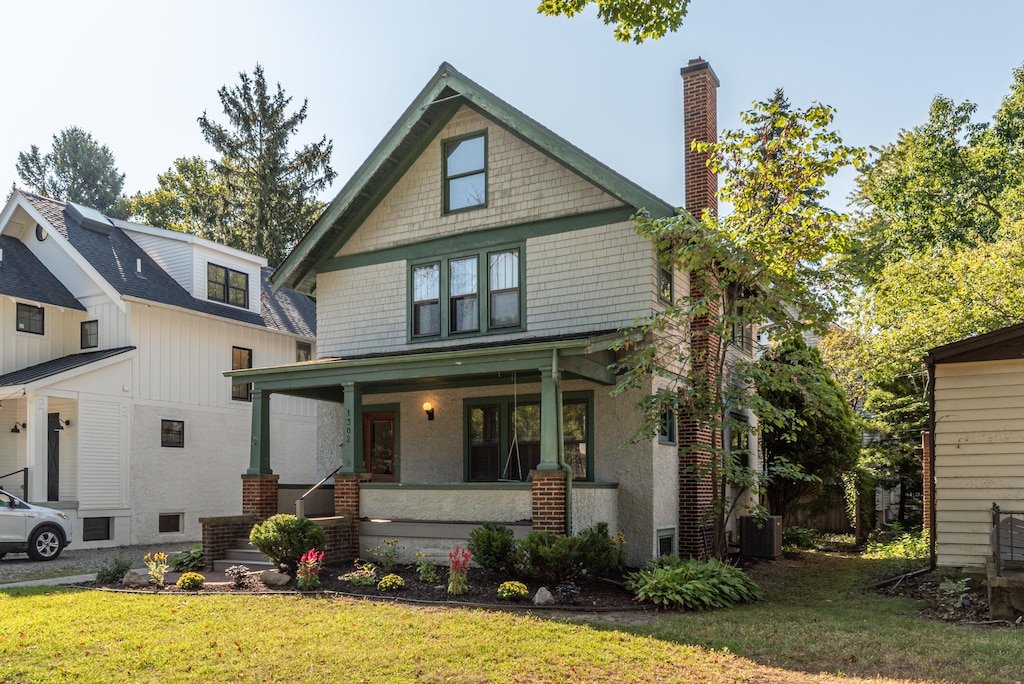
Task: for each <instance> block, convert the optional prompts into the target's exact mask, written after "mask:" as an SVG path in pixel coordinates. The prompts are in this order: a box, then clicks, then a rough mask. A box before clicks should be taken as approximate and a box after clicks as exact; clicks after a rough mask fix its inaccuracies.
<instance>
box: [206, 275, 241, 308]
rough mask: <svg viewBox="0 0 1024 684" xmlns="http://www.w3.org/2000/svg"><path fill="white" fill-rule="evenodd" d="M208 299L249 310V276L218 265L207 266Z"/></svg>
mask: <svg viewBox="0 0 1024 684" xmlns="http://www.w3.org/2000/svg"><path fill="white" fill-rule="evenodd" d="M206 298H207V299H211V300H213V301H215V302H224V303H225V304H231V305H232V306H240V307H242V308H243V309H248V308H249V274H247V273H242V272H241V271H234V270H232V269H230V268H228V267H226V266H218V265H217V264H207V265H206Z"/></svg>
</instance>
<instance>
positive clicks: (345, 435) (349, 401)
mask: <svg viewBox="0 0 1024 684" xmlns="http://www.w3.org/2000/svg"><path fill="white" fill-rule="evenodd" d="M341 387H342V389H343V390H344V391H345V403H344V405H343V406H342V414H341V421H342V426H341V434H342V437H341V440H342V441H341V472H343V473H361V472H363V470H364V467H363V453H362V446H363V395H362V390H361V388H360V387H359V384H358V383H355V382H343V383H341Z"/></svg>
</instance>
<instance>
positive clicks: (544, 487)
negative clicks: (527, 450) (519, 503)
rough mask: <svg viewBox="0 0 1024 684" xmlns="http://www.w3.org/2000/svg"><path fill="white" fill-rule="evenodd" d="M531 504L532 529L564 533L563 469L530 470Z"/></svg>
mask: <svg viewBox="0 0 1024 684" xmlns="http://www.w3.org/2000/svg"><path fill="white" fill-rule="evenodd" d="M530 477H531V479H532V480H533V484H532V487H531V492H532V496H531V504H532V507H533V529H534V530H536V531H542V532H551V533H553V534H565V513H566V511H565V482H566V472H565V471H564V470H531V471H530Z"/></svg>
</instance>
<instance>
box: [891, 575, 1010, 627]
mask: <svg viewBox="0 0 1024 684" xmlns="http://www.w3.org/2000/svg"><path fill="white" fill-rule="evenodd" d="M943 579H944V578H943V577H939V576H938V575H936V574H935V573H933V572H930V573H926V574H922V575H916V576H914V577H905V578H903V579H901V580H899V581H898V582H896V583H894V584H891V585H888V586H884V587H879V588H878V589H876V591H877V592H878V593H879V594H883V595H885V596H903V597H906V598H911V599H915V600H921V601H926V602H927V604H926V605H925V607H924V608H922V609H921V613H922V614H923V615H924V616H925V617H928V618H932V619H935V620H943V621H946V622H955V623H958V624H964V625H980V626H985V627H1013V628H1017V627H1024V621H1022V622H1008V621H1006V620H990V619H989V612H988V589H987V588H986V587H985V584H984V582H982V581H979V580H971V581H970V582H969V583H968V585H967V592H966V596H965V597H964V599H963V600H962V601H958V600H956V599H957V598H958V596H948V595H947V593H946V592H945V591H943Z"/></svg>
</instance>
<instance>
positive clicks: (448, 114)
mask: <svg viewBox="0 0 1024 684" xmlns="http://www.w3.org/2000/svg"><path fill="white" fill-rule="evenodd" d="M463 106H468V107H470V108H472V109H474V110H475V111H477V112H479V113H480V114H481V115H483V116H485V117H487V118H488V119H491V120H492V121H495V122H496V123H498V124H500V125H501V126H503V127H505V128H507V129H508V130H510V131H511V132H512V133H514V134H515V135H517V136H518V137H519V138H521V139H523V140H524V141H526V142H527V143H529V144H530V145H532V146H533V147H535V148H537V149H538V150H540V151H541V152H543V153H544V154H546V155H548V156H549V157H551V158H553V159H555V160H556V161H558V162H559V163H561V164H562V165H563V166H565V167H567V168H568V169H570V170H571V171H573V172H574V173H576V174H578V175H579V176H581V177H583V178H586V179H587V180H588V181H590V182H591V183H593V184H594V185H595V186H597V187H599V188H601V189H602V190H603V191H604V192H606V193H608V194H609V195H612V196H613V197H616V198H618V199H619V200H621V201H622V202H623V203H624V204H625V205H627V206H630V207H634V208H635V209H640V208H645V209H647V210H648V211H649V212H650V213H652V214H654V215H655V216H670V215H672V214H674V213H675V207H673V206H672V205H671V204H669V203H668V202H665V201H664V200H662V199H659V198H658V197H656V196H655V195H653V194H651V193H650V192H648V191H646V190H644V189H643V188H641V187H640V186H639V185H636V184H635V183H633V182H632V181H631V180H629V179H628V178H626V177H625V176H622V175H621V174H619V173H616V172H615V171H613V170H612V169H611V168H609V167H607V166H605V165H604V164H602V163H601V162H599V161H597V160H596V159H594V158H593V157H591V156H590V155H588V154H587V153H585V152H583V151H582V150H580V149H579V148H578V147H575V146H574V145H572V144H571V143H569V142H568V141H566V140H565V139H564V138H561V137H559V136H558V135H556V134H555V133H553V132H552V131H550V130H549V129H547V128H545V127H544V126H542V125H541V124H539V123H538V122H536V121H534V120H533V119H531V118H530V117H528V116H526V115H525V114H523V113H522V112H520V111H519V110H518V109H516V108H514V107H512V106H511V105H510V104H508V103H507V102H505V101H504V100H502V99H500V98H498V97H496V96H495V95H494V94H492V93H491V92H489V91H488V90H485V89H484V88H482V87H480V86H479V85H477V84H476V83H474V82H473V81H471V80H470V79H468V78H466V77H465V76H463V75H462V74H461V73H459V72H458V71H456V70H455V68H454V67H452V66H451V65H450V64H448V63H447V62H443V63H442V64H441V66H440V67H439V68H438V70H437V73H436V74H434V77H433V78H432V79H431V80H430V82H428V83H427V85H426V87H424V88H423V90H422V91H420V93H419V95H417V96H416V99H414V100H413V102H412V104H410V105H409V107H408V109H406V110H405V112H404V113H403V114H402V116H401V118H399V120H398V121H397V122H396V123H395V125H394V126H392V127H391V130H389V131H388V133H387V135H385V136H384V139H383V140H381V142H380V143H379V144H378V145H377V147H376V148H374V150H373V152H371V153H370V156H369V157H368V158H367V159H366V161H364V162H363V164H362V165H361V166H360V167H359V168H358V169H357V170H356V172H355V174H354V175H353V176H352V178H351V179H349V181H348V183H346V184H345V187H343V188H342V189H341V192H339V193H338V195H337V197H335V198H334V200H333V201H332V202H331V203H330V205H328V207H327V209H326V210H325V211H324V213H323V214H321V216H320V218H318V219H317V221H316V222H315V223H314V224H313V226H312V227H311V228H310V229H309V231H307V233H306V235H305V236H304V237H303V238H302V240H300V241H299V243H298V244H297V245H296V246H295V247H294V248H293V249H292V251H291V252H290V253H289V254H288V256H287V258H285V260H284V262H283V263H282V264H281V266H280V267H279V268H278V270H277V273H276V274H275V275H274V277H273V278H272V283H273V286H274V289H275V290H276V289H277V288H281V287H288V288H294V289H298V290H301V291H302V292H312V291H313V290H314V287H315V283H316V272H317V266H318V264H319V263H320V262H321V261H322V260H324V259H328V258H330V257H332V256H333V255H334V254H336V253H337V251H338V250H339V249H341V247H342V245H344V244H345V242H346V241H347V240H348V238H349V237H350V236H351V235H352V233H354V232H355V230H356V229H357V228H358V227H359V225H360V224H361V223H362V222H363V220H365V219H366V217H367V216H368V215H369V214H370V212H371V211H372V210H373V209H374V207H376V206H377V204H378V203H379V202H380V201H381V199H383V197H384V196H385V195H386V194H387V192H388V191H389V190H390V189H391V188H392V187H393V186H394V185H395V183H396V182H397V181H398V180H399V178H401V176H402V174H404V173H405V171H406V170H408V168H409V167H410V166H411V165H412V163H413V162H414V161H415V160H416V159H417V158H418V157H419V156H420V154H421V153H422V152H423V150H424V149H426V147H427V145H428V144H429V143H430V141H431V140H433V139H434V137H436V136H437V134H438V133H440V131H441V129H442V128H443V127H444V126H445V124H446V123H447V122H448V121H449V120H450V119H451V118H452V116H454V115H455V113H456V112H457V111H458V110H459V109H460V108H461V107H463Z"/></svg>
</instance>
